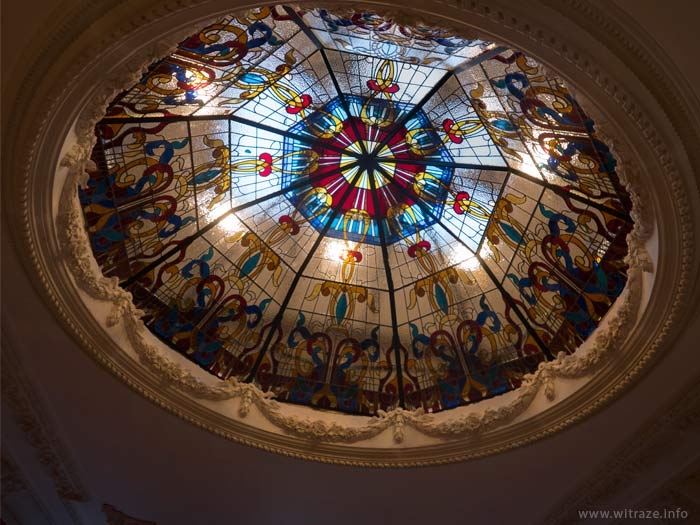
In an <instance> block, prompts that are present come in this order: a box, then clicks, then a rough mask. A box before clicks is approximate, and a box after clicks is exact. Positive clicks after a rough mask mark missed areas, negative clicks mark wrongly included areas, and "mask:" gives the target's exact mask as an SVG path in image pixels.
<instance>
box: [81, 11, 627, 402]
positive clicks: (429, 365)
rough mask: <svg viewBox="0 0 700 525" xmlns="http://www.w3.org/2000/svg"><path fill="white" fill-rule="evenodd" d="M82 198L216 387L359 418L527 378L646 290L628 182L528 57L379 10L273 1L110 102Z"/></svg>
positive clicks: (103, 257) (160, 318) (467, 396)
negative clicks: (250, 390)
mask: <svg viewBox="0 0 700 525" xmlns="http://www.w3.org/2000/svg"><path fill="white" fill-rule="evenodd" d="M95 133H96V137H97V143H96V145H95V148H94V150H93V153H92V159H93V160H94V162H95V165H96V167H97V168H96V169H94V170H91V172H90V179H89V181H88V184H87V185H86V187H85V188H83V189H81V190H80V203H81V207H82V210H83V214H84V219H85V224H86V228H87V231H88V235H89V237H90V241H91V245H92V249H93V254H94V256H95V258H96V260H97V262H98V264H99V266H100V268H101V271H102V272H103V274H104V275H105V276H107V277H116V278H118V280H119V283H120V286H121V287H122V288H123V289H125V290H127V291H128V292H130V293H131V294H132V296H133V301H134V304H135V305H136V307H137V308H139V309H140V310H142V312H143V321H144V323H145V324H146V326H147V327H148V328H149V329H150V331H151V332H152V333H153V334H155V336H157V337H158V338H159V339H160V340H162V341H163V342H164V343H166V344H167V345H169V346H170V347H171V348H172V350H173V351H174V352H179V353H181V354H183V355H185V356H186V357H188V358H189V359H190V360H191V361H193V362H194V363H196V364H197V365H199V366H201V367H202V368H204V369H206V370H207V371H209V372H211V373H212V374H214V375H216V376H218V377H219V378H222V379H226V378H230V377H234V378H236V379H237V380H238V381H239V382H248V383H252V384H253V385H256V386H257V387H259V388H260V389H261V390H262V391H265V392H271V394H270V395H274V397H275V399H277V400H280V401H286V402H291V403H297V404H301V405H308V406H311V407H316V408H325V409H333V410H337V411H342V412H346V413H350V414H361V415H375V414H377V413H381V411H384V412H387V411H391V410H392V409H396V408H404V409H407V410H414V409H418V408H422V409H423V410H425V411H426V412H439V411H441V410H445V409H450V408H454V407H458V406H461V405H466V404H472V403H476V402H478V401H480V400H484V399H486V398H491V397H493V396H496V395H499V394H503V393H506V392H508V391H510V390H513V389H516V388H518V387H519V386H520V385H521V383H522V381H523V377H524V376H525V375H526V374H529V373H532V372H534V371H535V370H536V369H537V368H538V366H540V364H541V363H543V362H546V361H550V360H553V359H554V358H556V357H557V355H559V354H560V353H561V352H563V353H565V354H572V353H574V352H576V350H577V348H578V347H579V346H580V345H581V343H582V342H583V341H584V340H585V339H586V338H587V337H588V336H589V335H590V334H591V333H592V332H593V330H594V329H595V328H596V327H597V326H598V324H599V323H600V321H601V319H602V317H603V316H604V315H605V314H606V312H608V310H609V309H610V307H611V305H612V304H613V302H614V301H615V299H616V298H617V297H618V296H619V295H620V293H621V292H622V290H623V288H624V285H625V283H626V280H627V273H626V272H627V266H626V263H625V257H626V255H627V251H628V249H627V243H626V236H627V234H628V233H629V232H630V231H631V229H632V226H633V223H632V220H631V218H630V211H631V202H630V198H629V195H628V194H627V192H626V191H625V190H624V188H623V187H622V185H621V184H620V182H619V180H618V177H617V175H616V173H615V159H614V158H613V156H612V154H611V152H610V150H609V149H608V147H607V146H606V144H604V142H603V141H601V139H600V138H599V137H598V136H597V135H596V130H595V127H594V123H593V121H592V120H591V118H589V116H587V114H586V113H585V112H584V110H583V109H582V108H581V107H580V106H579V104H578V103H577V102H576V100H575V99H574V98H573V97H572V95H571V93H570V92H569V91H568V90H567V88H566V87H565V86H564V85H563V83H562V82H561V81H560V80H558V79H556V78H554V77H552V76H550V75H548V74H546V73H545V71H544V70H543V68H542V67H541V66H540V64H538V63H537V62H536V61H535V60H533V59H532V58H529V57H527V56H525V55H524V54H523V53H521V52H519V51H516V50H513V49H508V48H505V47H501V46H498V45H496V44H493V43H489V42H483V41H480V40H465V39H462V38H457V37H455V36H454V35H452V34H450V33H449V32H447V31H444V30H441V29H435V28H430V27H423V26H416V27H408V26H403V25H398V24H395V23H393V22H392V21H391V20H389V19H386V18H383V17H381V16H378V15H375V14H370V13H357V12H352V13H346V12H342V13H341V12H337V13H331V12H328V11H326V10H322V9H315V10H303V11H300V10H296V9H293V8H290V7H275V8H263V9H258V10H255V11H252V12H250V13H248V14H247V15H245V16H238V17H235V16H230V17H226V18H224V19H222V20H220V21H218V22H216V23H214V24H212V25H210V26H208V27H205V28H204V29H202V30H201V31H199V32H198V33H196V34H194V35H192V36H191V37H189V38H187V39H186V40H184V41H182V42H181V43H180V44H179V45H178V47H177V49H176V50H175V51H174V52H173V53H172V54H171V55H169V56H167V57H165V58H163V59H162V60H160V61H158V62H156V63H154V64H153V65H152V66H151V67H150V68H149V70H148V71H147V72H146V73H145V74H144V76H143V78H142V79H141V81H140V82H138V83H137V84H136V85H134V86H133V87H131V88H130V89H128V90H126V91H125V92H123V93H121V94H120V95H119V96H118V97H117V98H115V99H114V100H113V101H112V103H111V104H110V106H109V108H108V110H107V112H106V114H105V116H104V118H103V119H102V120H101V121H100V122H99V123H98V125H97V127H96V129H95Z"/></svg>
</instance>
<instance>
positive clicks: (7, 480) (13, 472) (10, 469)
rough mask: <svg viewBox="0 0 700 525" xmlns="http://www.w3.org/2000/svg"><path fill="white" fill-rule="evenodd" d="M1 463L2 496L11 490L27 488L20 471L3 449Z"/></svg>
mask: <svg viewBox="0 0 700 525" xmlns="http://www.w3.org/2000/svg"><path fill="white" fill-rule="evenodd" d="M1 460H2V463H0V479H1V480H2V495H3V498H4V497H5V496H7V495H8V494H12V493H13V492H21V491H23V490H29V487H28V486H27V482H26V480H25V479H24V476H22V471H21V470H20V469H19V467H18V466H17V463H15V462H14V461H13V460H12V459H10V456H8V455H7V454H6V453H5V451H4V450H3V452H2V458H1Z"/></svg>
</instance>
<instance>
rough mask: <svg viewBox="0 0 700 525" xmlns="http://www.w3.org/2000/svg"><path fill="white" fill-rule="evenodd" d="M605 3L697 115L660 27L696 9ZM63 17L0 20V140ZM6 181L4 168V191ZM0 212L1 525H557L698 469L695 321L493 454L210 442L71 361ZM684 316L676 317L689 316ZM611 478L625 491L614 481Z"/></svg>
mask: <svg viewBox="0 0 700 525" xmlns="http://www.w3.org/2000/svg"><path fill="white" fill-rule="evenodd" d="M76 3H77V2H76ZM616 3H617V4H618V6H620V7H621V8H622V9H624V10H625V11H626V13H627V15H628V16H629V17H630V19H629V20H627V21H626V23H627V24H634V23H638V24H640V26H641V27H643V29H644V30H645V31H648V32H649V34H650V35H651V37H652V38H653V39H655V40H656V41H657V42H658V43H659V44H660V45H661V46H662V47H663V48H664V49H665V50H666V52H667V53H668V55H669V60H670V61H671V62H672V63H673V64H675V66H676V67H677V68H678V69H679V70H680V71H682V72H683V73H682V74H683V75H685V77H686V80H687V81H688V82H689V85H690V86H693V88H694V93H693V95H689V96H694V97H696V99H695V100H696V102H697V99H698V98H700V90H699V89H698V86H700V75H699V74H698V73H697V69H696V68H695V60H694V54H695V53H693V52H691V51H694V52H696V51H697V50H698V47H700V46H699V45H698V40H697V37H696V35H695V33H694V31H695V29H694V28H693V27H692V19H693V18H694V17H692V16H683V17H680V18H679V17H678V16H677V13H678V12H679V11H682V12H685V13H687V12H689V11H693V10H697V9H698V8H697V7H696V6H695V2H693V1H692V0H684V1H680V0H677V1H675V2H673V4H674V10H669V9H661V8H660V6H659V3H658V2H655V1H645V2H638V1H633V0H624V1H621V0H618V1H617V2H616ZM71 4H72V3H71V2H70V1H68V2H62V3H61V5H60V6H58V5H57V4H56V3H55V2H52V1H50V0H43V1H38V2H37V1H35V2H32V3H31V4H29V3H26V4H24V3H13V4H12V6H11V8H5V7H4V8H3V46H2V53H3V115H2V118H3V136H5V137H7V136H8V134H10V133H15V132H18V133H21V132H22V130H15V129H14V128H13V127H12V124H13V118H15V117H16V116H17V115H18V113H17V111H18V108H17V107H12V106H11V105H9V104H10V102H11V101H13V100H15V95H16V94H17V90H18V89H19V86H20V85H22V83H21V82H13V79H21V78H24V77H25V76H26V73H27V71H26V65H27V64H29V63H32V62H33V57H34V56H35V55H36V52H37V50H38V49H41V48H42V46H43V45H45V42H47V41H50V39H51V29H50V27H51V25H52V23H53V21H54V20H60V19H61V14H62V12H69V11H70V7H71ZM104 4H105V6H104V8H105V9H106V8H107V7H113V4H114V2H104ZM57 25H58V24H57ZM696 107H697V106H696ZM680 148H681V147H680V146H679V153H681V151H680ZM696 160H697V159H696ZM11 177H12V173H8V172H6V171H3V179H7V178H11ZM3 204H4V213H5V214H6V218H7V219H8V220H5V219H4V220H3V235H2V243H3V250H2V301H3V303H2V306H3V308H2V315H3V319H2V321H3V430H2V431H3V436H2V438H3V455H4V456H7V457H9V458H10V459H11V460H12V461H13V462H14V464H15V465H16V466H17V467H18V471H19V474H17V475H16V476H15V477H16V478H18V479H19V481H16V480H15V481H16V484H15V485H12V486H14V487H19V488H16V489H15V490H5V492H6V494H5V496H6V497H5V499H4V505H3V512H4V513H5V514H4V516H3V519H4V520H5V521H6V522H7V523H8V525H10V524H12V523H57V524H63V523H85V524H96V523H106V519H105V514H104V513H103V511H102V505H103V504H110V505H113V506H114V507H115V508H116V509H119V510H120V511H123V512H124V513H126V514H128V515H129V516H132V517H136V518H139V519H143V520H151V521H153V522H155V523H158V524H168V525H170V524H172V525H177V524H179V523H183V524H184V523H187V524H190V523H229V522H231V521H234V522H239V521H240V522H253V523H278V522H286V523H309V522H310V523H325V522H327V521H330V520H331V519H332V520H333V521H334V522H336V523H338V524H339V525H342V524H345V523H347V524H350V523H357V522H364V523H394V522H396V523H398V522H409V523H413V522H418V521H421V520H425V521H431V522H435V521H448V520H449V521H453V522H456V521H458V520H460V521H461V520H467V519H469V520H471V521H472V522H476V523H486V522H488V523H506V522H513V521H518V522H520V523H541V522H544V521H546V520H552V521H566V520H569V519H572V520H573V519H574V518H575V515H574V514H572V513H574V512H575V510H576V508H589V506H593V505H603V506H607V507H608V508H625V507H632V508H635V507H636V508H642V507H640V505H652V504H659V501H661V500H663V497H662V496H664V495H667V493H668V492H669V490H671V489H670V487H671V488H672V487H677V486H678V485H679V484H680V485H682V486H685V485H683V483H685V481H684V480H685V479H686V478H688V477H689V476H691V474H692V471H693V469H695V468H696V466H697V462H698V460H699V459H700V451H698V448H697V446H696V443H697V440H698V438H700V424H699V423H698V419H699V418H698V404H697V400H698V398H699V396H700V393H699V389H698V386H697V384H698V379H699V376H698V368H699V366H698V363H699V360H698V357H697V349H696V340H697V337H698V335H700V316H698V315H697V313H696V314H694V315H693V316H692V317H691V318H690V320H689V322H688V323H687V325H686V326H685V327H684V329H683V330H680V331H679V333H678V334H677V336H676V337H674V338H672V339H673V344H672V345H669V347H668V348H666V349H665V350H664V352H663V355H661V356H660V357H659V359H658V360H657V362H655V363H654V364H653V366H652V367H650V368H649V369H648V371H646V373H644V375H643V376H642V377H641V378H640V379H639V380H638V381H637V382H636V383H635V384H634V386H632V387H631V388H629V389H628V390H626V391H625V392H624V393H623V395H621V396H620V397H619V398H617V399H616V400H615V401H614V402H612V403H610V404H609V405H608V406H606V407H604V408H603V409H601V410H600V411H598V412H597V413H595V414H594V415H592V416H590V417H588V418H587V419H585V420H583V421H581V422H579V423H577V424H575V425H573V426H570V427H568V428H566V429H565V430H563V431H561V432H559V433H557V434H555V435H554V436H552V437H548V438H546V439H543V440H540V441H537V442H536V443H533V444H531V445H528V446H524V447H520V448H516V449H514V450H510V451H508V452H504V453H501V454H498V455H494V456H489V457H485V458H482V459H477V460H472V461H468V462H462V463H456V464H452V465H446V466H441V467H424V468H419V469H401V470H393V469H363V468H355V467H343V466H339V465H327V464H321V463H316V462H308V461H302V460H297V459H292V458H288V457H284V456H281V455H277V454H272V453H269V452H265V451H263V450H260V449H256V448H252V447H247V446H244V445H240V444H238V443H234V442H231V441H229V440H226V439H223V438H220V437H218V436H216V435H213V434H212V433H210V432H207V431H204V430H202V429H200V428H197V427H196V426H194V425H192V424H189V423H187V422H185V421H183V420H182V419H181V418H179V417H177V416H175V415H173V414H171V413H170V412H167V411H165V410H163V409H161V408H160V407H158V406H156V405H155V404H152V403H150V402H149V401H147V400H146V399H144V398H143V397H141V396H140V395H139V394H137V393H136V392H135V391H134V390H132V389H131V388H129V386H127V385H126V384H125V383H124V382H123V381H121V380H119V379H118V378H116V377H115V376H114V375H113V374H112V373H110V372H108V371H107V370H105V369H104V368H103V367H101V366H100V365H99V364H97V363H96V362H95V361H94V360H93V359H92V358H91V357H89V356H88V355H87V353H85V352H83V351H82V350H81V349H80V347H79V346H78V345H77V344H76V342H75V341H74V340H73V339H72V338H71V336H70V335H69V333H68V331H66V330H65V329H64V327H63V326H62V325H61V324H60V322H59V321H58V320H57V319H56V317H55V315H54V314H53V313H52V310H51V309H50V308H49V307H48V306H47V304H46V302H45V300H44V299H43V298H42V297H41V296H40V295H39V293H38V292H37V285H38V284H39V283H36V282H34V281H35V280H36V276H35V275H34V273H33V272H32V271H31V269H29V267H28V266H27V264H26V263H25V262H24V260H23V259H21V258H19V257H18V254H17V249H16V247H17V246H19V243H18V240H17V237H16V236H15V235H14V233H13V232H11V231H9V229H8V228H9V224H12V222H13V221H14V220H16V217H13V214H14V213H15V211H14V210H13V208H12V206H11V203H10V204H8V202H7V201H5V202H4V203H3ZM39 288H40V285H39ZM695 297H696V294H691V298H695ZM695 305H696V302H695V300H692V301H689V302H688V305H687V307H688V309H689V310H690V309H692V310H693V311H694V312H696V308H695ZM664 418H666V419H664ZM658 421H663V422H664V424H663V425H660V424H659V423H658ZM655 422H657V423H655ZM662 443H663V446H662ZM606 465H610V467H609V468H606ZM3 470H4V472H3V487H4V489H8V488H10V487H11V485H10V484H9V481H8V483H7V484H6V479H5V478H6V476H5V472H7V471H8V469H7V468H4V469H3ZM627 477H629V478H634V482H633V483H626V484H625V486H623V485H622V484H621V483H620V479H625V478H627ZM688 493H689V494H690V496H687V498H689V500H688V501H689V502H688V501H686V500H683V501H685V504H686V505H688V506H691V505H692V504H693V503H692V498H693V497H697V496H698V492H692V489H691V490H690V491H689V492H688ZM693 495H694V496H693ZM661 504H663V502H662V503H661ZM695 505H696V509H697V505H698V502H697V500H695ZM577 506H578V507H577ZM9 513H12V514H13V516H14V518H13V517H12V516H10V514H9ZM23 516H24V518H23ZM27 516H31V518H27ZM13 519H15V521H12V520H13ZM23 520H24V521H23ZM42 520H43V521H42Z"/></svg>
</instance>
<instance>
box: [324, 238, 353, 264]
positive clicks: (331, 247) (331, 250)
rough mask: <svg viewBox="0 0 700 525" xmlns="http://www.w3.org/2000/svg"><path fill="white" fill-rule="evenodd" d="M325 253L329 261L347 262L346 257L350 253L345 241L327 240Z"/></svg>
mask: <svg viewBox="0 0 700 525" xmlns="http://www.w3.org/2000/svg"><path fill="white" fill-rule="evenodd" d="M324 252H325V255H326V257H327V258H328V259H333V260H337V259H340V260H345V256H346V255H347V253H348V248H347V246H345V242H344V241H339V240H335V239H327V242H326V249H325V250H324Z"/></svg>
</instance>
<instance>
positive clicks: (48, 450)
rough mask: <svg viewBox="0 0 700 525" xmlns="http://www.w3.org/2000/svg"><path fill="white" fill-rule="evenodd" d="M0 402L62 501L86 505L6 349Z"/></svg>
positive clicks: (36, 400) (82, 490)
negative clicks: (12, 417) (25, 438)
mask: <svg viewBox="0 0 700 525" xmlns="http://www.w3.org/2000/svg"><path fill="white" fill-rule="evenodd" d="M2 398H3V402H4V403H7V406H8V407H9V408H10V409H11V410H12V414H13V416H14V419H15V420H16V422H17V425H18V426H19V428H20V429H21V430H22V432H24V434H25V436H26V437H27V441H28V442H29V444H30V445H31V446H32V447H34V449H36V451H37V455H38V458H39V462H40V463H41V464H42V465H43V466H44V467H45V468H46V472H47V474H48V475H49V477H50V478H51V479H52V480H53V483H54V485H55V487H56V492H57V494H58V495H59V497H61V498H62V499H64V500H70V501H87V500H88V499H89V497H88V494H87V492H86V490H85V487H84V486H83V484H82V482H81V481H80V479H79V477H78V474H77V472H76V469H75V467H74V466H73V462H72V460H71V459H70V457H69V455H68V451H67V450H66V448H65V447H64V446H63V444H62V443H61V441H60V439H59V437H58V434H57V432H56V430H55V429H54V428H53V425H52V423H51V419H50V417H49V414H48V412H47V411H46V409H45V408H44V406H43V403H42V402H41V400H40V399H39V398H38V396H37V395H36V394H35V393H34V392H33V390H32V387H31V386H30V383H29V381H28V379H27V378H26V376H25V374H24V371H23V370H22V368H21V366H20V364H19V363H18V362H17V358H16V357H14V356H13V355H12V353H11V350H9V349H7V348H5V349H4V350H3V353H2Z"/></svg>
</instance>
